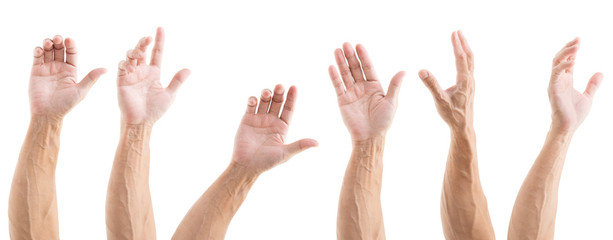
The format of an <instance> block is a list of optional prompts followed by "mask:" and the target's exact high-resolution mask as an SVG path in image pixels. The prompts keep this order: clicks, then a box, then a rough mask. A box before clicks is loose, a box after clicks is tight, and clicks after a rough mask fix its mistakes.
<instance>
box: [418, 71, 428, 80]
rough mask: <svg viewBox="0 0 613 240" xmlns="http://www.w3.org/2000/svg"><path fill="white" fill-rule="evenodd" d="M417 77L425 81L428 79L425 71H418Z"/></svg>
mask: <svg viewBox="0 0 613 240" xmlns="http://www.w3.org/2000/svg"><path fill="white" fill-rule="evenodd" d="M419 77H420V78H421V79H426V78H427V77H428V72H427V71H420V72H419Z"/></svg>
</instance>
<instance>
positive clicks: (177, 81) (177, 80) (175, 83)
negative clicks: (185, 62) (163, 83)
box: [166, 68, 192, 93]
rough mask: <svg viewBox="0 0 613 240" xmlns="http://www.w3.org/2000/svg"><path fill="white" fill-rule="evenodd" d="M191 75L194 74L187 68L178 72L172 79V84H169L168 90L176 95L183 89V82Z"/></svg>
mask: <svg viewBox="0 0 613 240" xmlns="http://www.w3.org/2000/svg"><path fill="white" fill-rule="evenodd" d="M190 74H192V71H190V70H189V69H187V68H185V69H182V70H181V71H179V72H177V74H175V76H174V77H173V78H172V80H171V81H170V84H168V87H167V88H166V89H168V90H169V91H171V92H172V93H176V92H177V90H178V89H179V87H181V85H182V84H183V82H185V79H187V77H189V75H190Z"/></svg>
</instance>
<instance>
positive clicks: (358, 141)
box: [351, 133, 385, 147]
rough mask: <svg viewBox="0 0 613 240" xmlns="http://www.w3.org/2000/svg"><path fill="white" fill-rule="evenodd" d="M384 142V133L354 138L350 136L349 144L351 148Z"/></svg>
mask: <svg viewBox="0 0 613 240" xmlns="http://www.w3.org/2000/svg"><path fill="white" fill-rule="evenodd" d="M381 141H385V133H381V134H375V135H370V136H367V137H354V136H351V142H352V143H353V146H354V147H355V146H356V145H363V144H372V143H375V142H381Z"/></svg>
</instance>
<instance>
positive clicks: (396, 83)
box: [386, 71, 405, 102]
mask: <svg viewBox="0 0 613 240" xmlns="http://www.w3.org/2000/svg"><path fill="white" fill-rule="evenodd" d="M404 74H405V71H400V72H398V73H396V75H394V77H392V81H390V85H389V87H388V88H387V96H386V97H389V98H390V100H392V102H398V94H399V93H400V86H401V85H402V78H404Z"/></svg>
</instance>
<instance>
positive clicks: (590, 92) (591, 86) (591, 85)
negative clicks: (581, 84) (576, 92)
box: [583, 72, 604, 98]
mask: <svg viewBox="0 0 613 240" xmlns="http://www.w3.org/2000/svg"><path fill="white" fill-rule="evenodd" d="M603 78H604V75H603V74H602V73H599V72H597V73H595V74H594V76H592V78H590V81H589V82H588V83H587V87H586V88H585V92H583V95H586V96H588V97H590V98H593V97H594V94H596V91H597V90H598V87H599V86H600V84H601V83H602V79H603Z"/></svg>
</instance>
